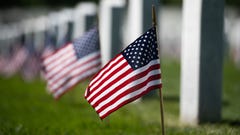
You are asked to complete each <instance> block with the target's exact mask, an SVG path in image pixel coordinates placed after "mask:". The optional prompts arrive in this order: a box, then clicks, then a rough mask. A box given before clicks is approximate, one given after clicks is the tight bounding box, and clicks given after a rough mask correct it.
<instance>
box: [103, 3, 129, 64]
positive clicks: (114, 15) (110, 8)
mask: <svg viewBox="0 0 240 135" xmlns="http://www.w3.org/2000/svg"><path fill="white" fill-rule="evenodd" d="M124 6H125V0H101V2H100V7H99V8H100V11H99V25H100V41H101V54H102V55H101V56H102V63H103V65H105V64H106V63H107V62H108V61H109V60H110V59H111V58H113V56H115V55H116V54H117V53H119V52H120V50H121V48H122V40H121V37H120V34H121V33H120V28H121V27H122V26H121V25H122V21H123V20H122V19H121V17H122V15H123V13H124V12H123V11H124V10H123V9H124Z"/></svg>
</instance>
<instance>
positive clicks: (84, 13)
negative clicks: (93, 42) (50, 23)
mask: <svg viewBox="0 0 240 135" xmlns="http://www.w3.org/2000/svg"><path fill="white" fill-rule="evenodd" d="M96 14H97V5H96V4H95V3H93V2H83V3H80V4H78V5H77V6H76V8H75V10H74V32H73V37H74V39H75V38H78V37H80V36H81V35H82V34H83V33H84V32H86V31H87V30H88V29H89V28H90V27H92V26H93V23H94V18H96Z"/></svg>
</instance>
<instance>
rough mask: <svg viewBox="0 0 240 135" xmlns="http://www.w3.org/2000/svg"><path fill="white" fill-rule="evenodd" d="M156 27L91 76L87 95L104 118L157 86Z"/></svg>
mask: <svg viewBox="0 0 240 135" xmlns="http://www.w3.org/2000/svg"><path fill="white" fill-rule="evenodd" d="M157 48H158V47H157V37H156V30H155V27H153V28H151V29H149V30H148V31H147V32H146V33H144V34H143V35H142V36H140V37H139V38H138V39H137V40H135V41H134V42H133V43H131V44H130V45H129V46H128V47H127V48H125V49H124V50H123V51H122V52H121V53H120V54H118V55H117V56H116V57H115V58H113V59H112V60H111V61H110V62H109V63H108V64H106V65H105V66H104V67H103V68H102V69H101V70H100V71H99V72H98V73H97V74H96V75H95V76H94V78H93V79H92V80H91V82H90V84H89V86H88V88H87V89H86V91H85V98H86V100H87V101H88V102H89V103H90V104H91V106H92V107H93V108H94V109H95V111H96V112H97V113H98V115H99V117H100V118H101V119H104V118H105V117H107V116H108V115H109V114H111V113H112V112H114V111H116V110H117V109H119V108H120V107H122V106H123V105H125V104H127V103H129V102H131V101H134V100H135V99H137V98H139V97H141V96H143V95H144V94H146V93H148V92H149V91H151V90H154V89H158V88H159V89H160V88H161V87H162V83H161V71H160V61H159V58H158V50H157Z"/></svg>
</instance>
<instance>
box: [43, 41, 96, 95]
mask: <svg viewBox="0 0 240 135" xmlns="http://www.w3.org/2000/svg"><path fill="white" fill-rule="evenodd" d="M43 64H44V66H45V70H46V73H45V77H46V79H47V82H48V89H49V91H50V92H51V93H53V96H54V98H55V99H58V98H59V97H60V96H62V95H63V94H64V93H65V92H67V91H68V90H70V89H71V88H72V87H74V86H75V85H76V84H78V83H79V82H80V81H82V80H83V79H85V78H87V77H89V76H90V75H92V74H94V73H96V72H97V71H98V70H99V69H100V68H101V61H100V52H99V51H97V52H93V53H91V54H89V55H87V56H85V57H83V58H80V59H77V57H76V55H75V50H74V47H73V45H72V44H71V43H70V44H68V45H66V46H65V47H64V48H62V49H60V50H58V51H57V52H56V53H53V54H52V55H50V56H48V57H46V58H45V59H44V61H43Z"/></svg>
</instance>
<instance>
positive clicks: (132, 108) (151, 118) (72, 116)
mask: <svg viewBox="0 0 240 135" xmlns="http://www.w3.org/2000/svg"><path fill="white" fill-rule="evenodd" d="M161 66H162V79H163V89H162V91H163V96H164V112H165V127H166V133H167V134H170V135H172V134H182V135H192V134H194V135H206V134H217V135H226V134H229V135H237V134H239V133H240V128H239V127H240V104H239V102H240V98H239V95H240V69H237V68H235V67H234V66H233V64H232V63H231V62H226V63H225V65H224V80H223V82H224V83H223V104H222V105H223V106H222V107H223V109H222V119H223V121H222V122H219V123H206V124H202V125H199V126H196V127H189V126H183V125H181V124H180V122H179V86H180V83H179V79H180V78H179V76H180V65H179V62H177V61H174V60H169V61H166V60H165V61H162V65H161ZM88 82H89V81H88V80H86V81H84V82H82V83H81V84H79V85H78V86H77V87H76V88H75V89H74V90H72V91H70V92H69V93H67V94H66V95H64V96H63V97H62V98H61V99H60V100H59V101H55V100H54V99H53V98H52V96H51V95H49V94H47V92H46V90H45V82H44V81H42V80H40V79H39V80H35V81H33V82H31V83H25V82H24V81H23V80H22V79H21V78H20V77H19V76H14V77H12V78H9V79H5V78H0V135H2V134H3V135H8V134H9V135H12V134H22V135H28V134H30V135H48V134H49V135H55V134H56V135H75V134H81V135H82V134H84V135H102V134H104V135H105V134H108V135H155V134H160V133H161V128H160V127H161V126H160V109H159V108H160V107H159V99H158V97H155V98H152V99H149V98H144V99H142V100H141V101H140V102H136V103H132V104H128V105H126V106H124V107H123V108H121V109H120V110H118V111H116V112H114V113H113V114H111V115H110V116H109V117H108V118H107V119H105V120H103V121H101V120H100V119H99V118H98V116H97V114H96V113H95V111H94V109H93V108H92V107H91V106H90V105H89V104H88V103H87V101H86V100H85V99H84V97H83V94H84V90H85V88H86V86H87V84H88ZM156 93H157V92H156ZM156 93H155V94H156Z"/></svg>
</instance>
